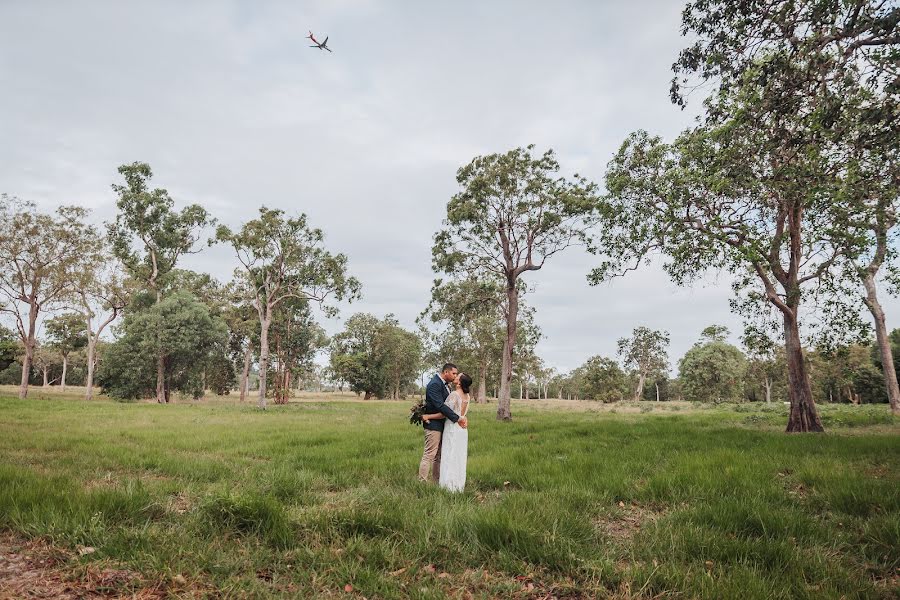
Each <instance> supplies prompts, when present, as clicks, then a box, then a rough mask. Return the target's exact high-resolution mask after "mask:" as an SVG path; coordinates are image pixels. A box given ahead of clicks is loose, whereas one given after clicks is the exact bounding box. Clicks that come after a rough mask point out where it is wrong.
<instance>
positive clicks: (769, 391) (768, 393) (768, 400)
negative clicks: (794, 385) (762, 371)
mask: <svg viewBox="0 0 900 600" xmlns="http://www.w3.org/2000/svg"><path fill="white" fill-rule="evenodd" d="M765 385H766V404H771V403H772V378H771V377H768V376H766V380H765Z"/></svg>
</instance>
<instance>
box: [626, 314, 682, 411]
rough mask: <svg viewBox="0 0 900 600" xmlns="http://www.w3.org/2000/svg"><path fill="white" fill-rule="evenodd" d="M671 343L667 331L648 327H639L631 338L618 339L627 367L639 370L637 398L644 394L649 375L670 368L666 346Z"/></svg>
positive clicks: (636, 389) (661, 372)
mask: <svg viewBox="0 0 900 600" xmlns="http://www.w3.org/2000/svg"><path fill="white" fill-rule="evenodd" d="M668 345H669V333H668V332H667V331H654V330H652V329H650V328H648V327H637V328H635V330H634V331H633V332H632V334H631V338H622V339H620V340H619V341H618V347H619V356H620V357H621V358H622V361H623V362H624V364H625V367H626V368H628V367H630V368H632V369H634V370H635V371H636V372H637V376H638V384H637V387H636V388H635V394H634V395H635V399H639V398H640V397H641V395H642V394H643V390H644V382H645V380H646V378H647V377H651V376H654V375H664V374H665V373H666V371H667V370H668V368H669V357H668V353H667V352H666V347H667V346H668Z"/></svg>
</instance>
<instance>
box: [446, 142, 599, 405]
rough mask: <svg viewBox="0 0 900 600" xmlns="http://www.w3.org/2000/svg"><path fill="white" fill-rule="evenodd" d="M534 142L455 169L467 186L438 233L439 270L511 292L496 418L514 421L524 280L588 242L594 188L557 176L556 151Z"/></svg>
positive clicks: (582, 181) (454, 200)
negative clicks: (497, 283)
mask: <svg viewBox="0 0 900 600" xmlns="http://www.w3.org/2000/svg"><path fill="white" fill-rule="evenodd" d="M533 149H534V146H528V147H527V148H517V149H515V150H511V151H509V152H507V153H505V154H491V155H488V156H479V157H476V158H475V159H473V160H472V162H471V163H469V164H468V165H466V166H464V167H462V168H461V169H459V171H457V174H456V180H457V182H458V183H459V185H460V186H461V187H462V190H461V191H460V192H459V193H457V194H456V195H455V196H453V198H452V199H451V200H450V202H449V203H448V204H447V218H446V220H445V221H444V225H445V227H443V228H442V230H441V231H440V232H439V233H438V234H437V236H436V239H435V244H434V248H433V250H432V254H433V257H434V260H433V262H434V269H435V271H438V272H444V273H453V272H456V271H458V270H462V271H464V272H466V273H468V274H469V275H470V276H471V277H473V278H475V279H476V280H481V279H485V278H486V277H488V276H490V275H492V276H494V277H498V278H500V280H501V281H502V282H503V285H504V290H505V293H506V303H505V308H506V314H505V315H504V316H505V320H506V339H505V340H504V344H503V355H502V362H501V371H500V392H499V400H498V403H497V404H498V405H497V418H498V419H500V420H505V421H508V420H510V419H511V418H512V413H511V411H510V382H511V377H512V368H513V353H514V348H515V346H516V326H517V323H518V312H519V285H518V282H519V278H520V277H522V276H523V274H524V273H526V272H529V271H537V270H540V269H541V268H543V266H544V264H545V263H546V261H547V259H549V258H550V257H552V256H554V255H556V254H558V253H559V252H562V251H563V250H565V249H566V248H568V247H570V246H572V245H573V244H576V243H578V242H580V241H582V240H583V239H584V234H585V231H586V230H587V228H588V227H589V224H590V220H591V216H592V215H593V207H594V202H592V201H591V199H592V196H593V195H594V193H595V190H596V186H595V185H594V184H591V183H589V182H587V181H586V180H585V179H584V178H582V177H580V176H578V175H577V174H576V175H575V176H574V178H573V180H571V181H569V180H567V179H565V178H562V177H556V176H555V174H556V173H557V172H558V171H559V163H557V161H556V158H555V156H554V154H553V151H552V150H548V151H547V152H545V153H544V154H543V155H541V156H538V157H535V156H533V155H532V151H533Z"/></svg>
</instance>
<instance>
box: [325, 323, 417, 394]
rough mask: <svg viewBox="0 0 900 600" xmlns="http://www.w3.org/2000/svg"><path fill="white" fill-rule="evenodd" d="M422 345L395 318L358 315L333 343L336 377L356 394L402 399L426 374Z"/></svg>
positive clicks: (332, 371)
mask: <svg viewBox="0 0 900 600" xmlns="http://www.w3.org/2000/svg"><path fill="white" fill-rule="evenodd" d="M422 367H423V364H422V342H421V340H420V339H419V337H418V336H417V335H416V334H415V333H413V332H410V331H406V330H405V329H403V328H402V327H400V325H399V323H398V322H397V320H396V319H395V318H394V317H393V315H387V316H386V317H385V318H384V320H382V321H380V320H378V318H377V317H375V316H373V315H370V314H366V313H358V314H355V315H353V316H352V317H350V318H349V319H347V323H346V325H345V326H344V331H342V332H340V333H338V334H337V335H335V336H334V337H333V338H332V341H331V363H330V369H331V373H332V376H333V377H334V378H335V379H337V380H339V381H344V382H346V383H347V384H348V385H349V386H350V389H351V390H353V391H354V392H356V393H358V394H359V393H365V397H366V398H367V399H368V398H370V397H372V396H378V397H381V398H385V397H390V398H395V399H396V398H399V397H400V396H401V395H403V394H404V393H405V392H406V390H408V389H409V387H410V386H412V385H414V384H415V381H416V378H417V377H418V376H419V374H420V373H421V371H422Z"/></svg>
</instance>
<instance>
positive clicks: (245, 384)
mask: <svg viewBox="0 0 900 600" xmlns="http://www.w3.org/2000/svg"><path fill="white" fill-rule="evenodd" d="M252 356H253V349H252V348H251V346H250V342H249V341H248V342H247V348H246V349H245V350H244V370H243V371H241V402H243V401H244V400H246V399H247V394H249V393H250V359H251V358H252Z"/></svg>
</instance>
